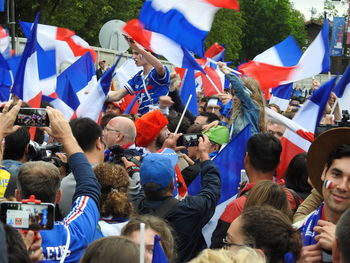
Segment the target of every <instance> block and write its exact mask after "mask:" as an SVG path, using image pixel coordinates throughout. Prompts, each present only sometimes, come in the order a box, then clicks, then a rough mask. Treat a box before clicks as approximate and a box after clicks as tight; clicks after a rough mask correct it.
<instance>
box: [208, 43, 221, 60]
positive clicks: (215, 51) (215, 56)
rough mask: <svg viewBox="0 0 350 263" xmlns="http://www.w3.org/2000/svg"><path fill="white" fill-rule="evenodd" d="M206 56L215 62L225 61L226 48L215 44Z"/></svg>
mask: <svg viewBox="0 0 350 263" xmlns="http://www.w3.org/2000/svg"><path fill="white" fill-rule="evenodd" d="M204 56H205V57H206V58H211V59H212V60H215V61H224V59H225V47H224V46H223V45H220V44H218V43H214V44H212V45H211V46H210V47H209V48H208V49H207V51H205V53H204Z"/></svg>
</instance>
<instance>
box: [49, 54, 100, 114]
mask: <svg viewBox="0 0 350 263" xmlns="http://www.w3.org/2000/svg"><path fill="white" fill-rule="evenodd" d="M96 86H97V78H96V74H95V67H94V62H93V60H92V57H91V54H90V53H89V52H87V53H85V55H83V56H81V57H80V58H79V59H78V60H77V61H75V62H74V63H73V64H72V65H71V66H69V67H68V68H67V69H66V70H65V71H63V72H62V73H61V74H60V75H59V76H58V77H57V85H56V89H55V88H54V87H53V90H51V91H50V92H49V94H45V95H47V96H46V97H45V100H48V101H49V102H50V103H51V104H52V105H53V106H54V107H55V108H57V109H59V110H60V111H61V112H62V113H63V114H64V115H65V117H66V118H67V119H71V118H74V117H76V116H75V111H76V110H77V109H78V107H79V106H80V105H81V104H82V103H84V102H85V100H86V99H87V98H88V96H89V94H90V93H91V92H93V90H94V89H95V88H96ZM91 105H95V104H94V103H93V104H91ZM91 105H90V107H91V108H92V106H91ZM101 108H102V106H101ZM100 110H101V109H100Z"/></svg>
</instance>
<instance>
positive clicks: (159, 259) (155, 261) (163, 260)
mask: <svg viewBox="0 0 350 263" xmlns="http://www.w3.org/2000/svg"><path fill="white" fill-rule="evenodd" d="M152 263H168V259H167V257H166V255H165V253H164V250H163V248H162V246H161V244H160V237H159V236H158V235H155V236H154V245H153V256H152Z"/></svg>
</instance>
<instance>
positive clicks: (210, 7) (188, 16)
mask: <svg viewBox="0 0 350 263" xmlns="http://www.w3.org/2000/svg"><path fill="white" fill-rule="evenodd" d="M219 8H229V9H234V10H239V3H238V1H237V0H224V1H222V0H174V1H163V0H147V1H145V3H144V5H143V7H142V9H141V13H140V21H141V22H142V23H143V24H144V25H145V28H146V29H147V30H151V31H153V32H157V33H161V34H163V35H165V36H167V37H168V38H170V39H172V40H174V41H176V42H177V43H179V44H180V45H181V46H182V47H185V48H187V49H188V50H190V51H193V52H195V53H196V54H197V55H199V56H200V57H203V56H204V40H205V38H206V37H207V35H208V33H209V31H210V29H211V25H212V22H213V20H214V16H215V13H216V12H217V11H218V10H219Z"/></svg>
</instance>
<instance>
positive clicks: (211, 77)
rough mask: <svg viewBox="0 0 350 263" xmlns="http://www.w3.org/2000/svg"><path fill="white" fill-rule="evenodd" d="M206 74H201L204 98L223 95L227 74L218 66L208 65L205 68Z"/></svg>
mask: <svg viewBox="0 0 350 263" xmlns="http://www.w3.org/2000/svg"><path fill="white" fill-rule="evenodd" d="M204 72H205V73H206V74H203V73H201V78H202V89H203V92H204V96H213V95H216V94H220V93H223V91H224V86H225V74H224V73H222V72H221V70H220V69H218V68H217V65H215V64H213V63H208V65H207V66H205V67H204Z"/></svg>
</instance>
